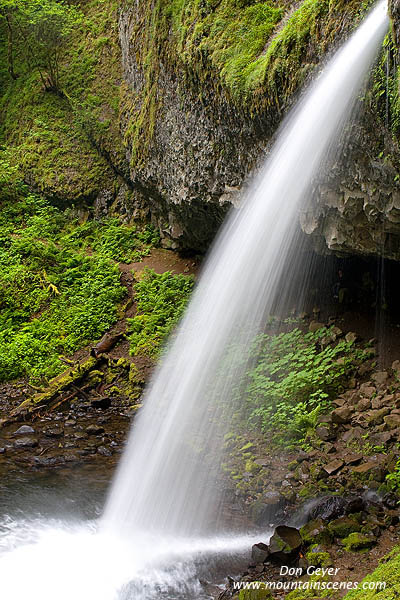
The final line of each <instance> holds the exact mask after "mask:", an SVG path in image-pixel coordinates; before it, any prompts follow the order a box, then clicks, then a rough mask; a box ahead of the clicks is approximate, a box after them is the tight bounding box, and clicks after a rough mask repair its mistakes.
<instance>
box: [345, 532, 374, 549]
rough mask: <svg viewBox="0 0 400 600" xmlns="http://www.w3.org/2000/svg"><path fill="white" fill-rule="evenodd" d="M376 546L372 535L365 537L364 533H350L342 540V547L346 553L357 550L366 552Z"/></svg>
mask: <svg viewBox="0 0 400 600" xmlns="http://www.w3.org/2000/svg"><path fill="white" fill-rule="evenodd" d="M375 544H376V537H375V536H373V535H365V534H364V533H350V535H349V536H348V537H346V538H345V539H344V540H343V546H344V547H345V549H346V550H347V551H348V552H357V551H359V550H367V549H368V548H372V546H374V545H375Z"/></svg>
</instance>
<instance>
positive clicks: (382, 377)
mask: <svg viewBox="0 0 400 600" xmlns="http://www.w3.org/2000/svg"><path fill="white" fill-rule="evenodd" d="M388 379H389V374H388V373H387V372H386V371H378V372H377V373H374V374H373V375H372V380H373V381H375V383H376V384H377V385H383V384H384V383H386V381H387V380H388Z"/></svg>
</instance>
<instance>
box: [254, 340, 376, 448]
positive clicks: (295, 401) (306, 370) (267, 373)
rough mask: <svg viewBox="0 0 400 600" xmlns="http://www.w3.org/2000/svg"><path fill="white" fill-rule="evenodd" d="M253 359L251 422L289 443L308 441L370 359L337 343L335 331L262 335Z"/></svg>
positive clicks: (347, 344) (349, 346) (352, 345)
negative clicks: (324, 414) (357, 370)
mask: <svg viewBox="0 0 400 600" xmlns="http://www.w3.org/2000/svg"><path fill="white" fill-rule="evenodd" d="M252 353H253V357H254V360H255V365H254V367H253V368H252V369H251V370H250V371H249V372H248V373H247V375H246V381H245V385H246V392H247V405H248V410H249V413H250V420H251V421H253V423H254V424H255V425H256V426H257V427H261V429H262V430H263V431H275V432H276V433H275V438H276V441H279V442H283V443H286V442H287V440H292V441H294V442H296V443H298V442H303V441H304V440H305V438H306V436H307V433H308V432H309V431H312V430H313V428H315V426H316V424H317V420H318V416H319V415H320V414H321V412H324V411H326V410H327V409H328V408H329V405H330V399H331V398H332V397H333V396H334V395H335V394H337V393H338V391H340V389H341V386H343V384H344V383H345V382H346V380H347V379H348V378H349V376H350V375H351V374H352V373H353V371H354V369H355V367H356V366H357V365H358V364H360V362H361V361H362V360H363V359H365V357H366V356H367V354H366V351H362V350H359V349H356V348H355V347H354V344H353V343H352V342H347V341H346V340H343V339H342V340H339V341H334V336H333V337H332V331H331V330H329V329H319V330H318V331H316V332H315V333H303V332H302V331H301V330H300V329H293V330H292V331H290V332H289V333H281V334H279V335H262V336H260V337H258V338H257V339H256V341H255V343H254V346H253V350H252Z"/></svg>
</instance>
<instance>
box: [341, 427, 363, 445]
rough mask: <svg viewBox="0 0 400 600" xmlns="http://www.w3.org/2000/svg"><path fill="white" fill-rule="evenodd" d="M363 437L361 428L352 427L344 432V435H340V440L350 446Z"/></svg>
mask: <svg viewBox="0 0 400 600" xmlns="http://www.w3.org/2000/svg"><path fill="white" fill-rule="evenodd" d="M363 435H364V432H363V430H362V429H361V427H352V428H351V429H348V430H347V431H345V432H344V434H343V435H342V440H343V441H344V442H345V443H346V444H351V442H354V441H359V440H361V438H362V436H363Z"/></svg>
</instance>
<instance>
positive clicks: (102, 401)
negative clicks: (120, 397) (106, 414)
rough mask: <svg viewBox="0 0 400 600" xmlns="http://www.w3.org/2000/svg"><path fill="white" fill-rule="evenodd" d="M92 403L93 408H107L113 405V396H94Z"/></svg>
mask: <svg viewBox="0 0 400 600" xmlns="http://www.w3.org/2000/svg"><path fill="white" fill-rule="evenodd" d="M91 405H92V406H93V408H101V409H102V410H106V409H107V408H110V406H111V398H110V397H109V396H104V397H103V398H94V399H93V400H92V401H91Z"/></svg>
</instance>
